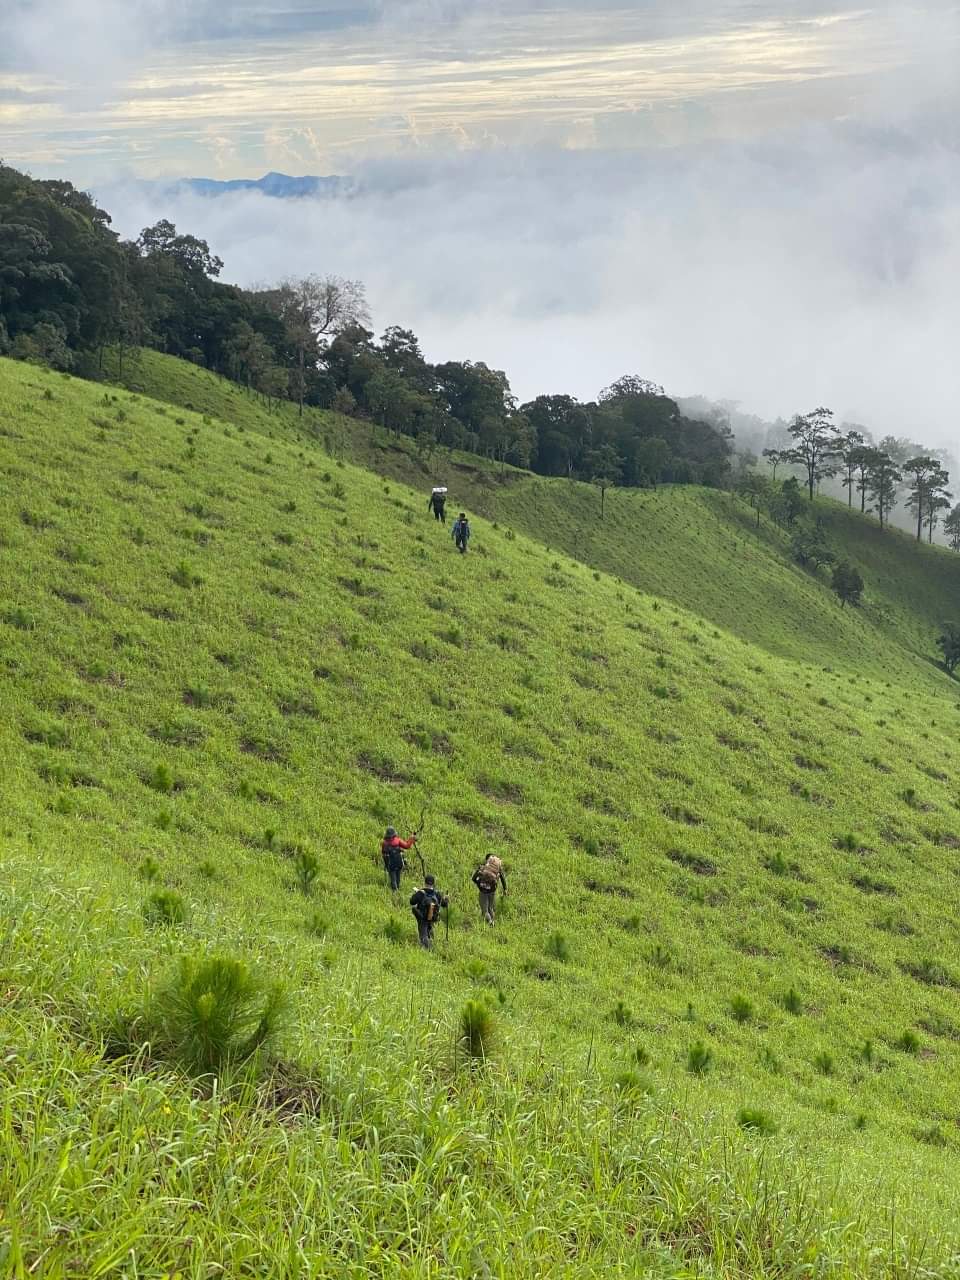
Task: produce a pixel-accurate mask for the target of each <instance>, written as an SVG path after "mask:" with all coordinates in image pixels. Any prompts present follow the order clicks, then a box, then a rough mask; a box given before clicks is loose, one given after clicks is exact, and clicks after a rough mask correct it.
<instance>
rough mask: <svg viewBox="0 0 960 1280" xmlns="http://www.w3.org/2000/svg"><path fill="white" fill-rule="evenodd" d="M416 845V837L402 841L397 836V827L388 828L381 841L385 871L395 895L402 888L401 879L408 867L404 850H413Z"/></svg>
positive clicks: (381, 855)
mask: <svg viewBox="0 0 960 1280" xmlns="http://www.w3.org/2000/svg"><path fill="white" fill-rule="evenodd" d="M416 843H417V837H416V836H411V837H410V839H409V840H401V839H400V837H399V836H398V835H397V830H396V827H387V833H386V835H385V836H384V837H383V839H382V840H381V841H380V857H381V858H382V859H383V869H384V871H386V873H387V877H388V879H389V881H390V888H391V889H392V890H393V891H394V892H395V893H396V891H397V890H398V889H399V888H400V877H401V875H402V874H403V871H404V868H405V867H406V865H407V863H406V860H405V858H404V856H403V854H404V850H405V849H412V848H413V846H414V845H415V844H416Z"/></svg>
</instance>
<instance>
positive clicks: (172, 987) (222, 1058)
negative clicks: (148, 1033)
mask: <svg viewBox="0 0 960 1280" xmlns="http://www.w3.org/2000/svg"><path fill="white" fill-rule="evenodd" d="M288 1010H289V1004H288V1000H287V996H286V993H285V992H284V989H283V987H282V985H281V984H280V983H276V982H269V981H267V980H266V979H265V978H263V977H262V976H261V975H260V974H258V973H257V972H256V971H254V970H253V969H251V968H250V967H249V966H248V965H247V964H245V963H244V961H242V960H238V959H236V958H235V957H233V956H225V955H211V956H183V957H182V958H181V960H180V963H179V964H178V966H177V968H176V971H175V972H174V973H173V975H172V976H171V977H170V979H169V980H168V981H167V983H166V985H165V986H163V987H162V988H161V989H160V990H159V991H158V992H157V994H156V996H155V997H154V1001H153V1008H152V1010H151V1013H152V1018H151V1020H152V1021H155V1023H156V1027H157V1030H158V1032H159V1047H162V1048H163V1049H164V1050H165V1052H167V1053H168V1054H169V1055H170V1056H171V1057H172V1058H174V1059H176V1060H177V1061H179V1062H180V1063H182V1065H183V1066H184V1067H186V1068H187V1070H189V1071H192V1072H196V1073H198V1074H202V1075H206V1074H209V1073H210V1072H217V1071H220V1070H222V1069H223V1068H224V1067H226V1066H229V1065H232V1064H236V1063H242V1062H246V1061H247V1060H249V1059H250V1058H251V1057H252V1056H253V1055H254V1054H255V1053H257V1052H258V1051H261V1050H265V1049H266V1048H268V1046H269V1045H270V1044H271V1042H272V1041H273V1040H274V1039H275V1037H276V1036H277V1034H278V1032H279V1031H280V1029H281V1027H282V1026H283V1024H284V1021H285V1019H286V1016H287V1013H288Z"/></svg>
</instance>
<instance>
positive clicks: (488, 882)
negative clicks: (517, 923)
mask: <svg viewBox="0 0 960 1280" xmlns="http://www.w3.org/2000/svg"><path fill="white" fill-rule="evenodd" d="M472 879H473V883H474V884H475V885H476V886H477V889H478V891H479V893H480V914H481V915H482V916H483V918H484V920H486V922H487V924H493V921H494V910H493V905H494V898H495V897H496V896H497V885H498V884H501V885H503V892H504V893H506V892H507V878H506V876H505V875H504V874H503V863H502V862H501V861H500V859H499V858H498V857H497V855H496V854H495V853H491V854H490V855H489V856H488V857H487V859H486V861H485V862H484V863H483V864H482V865H481V866H479V867H477V869H476V871H475V872H474V873H473V876H472Z"/></svg>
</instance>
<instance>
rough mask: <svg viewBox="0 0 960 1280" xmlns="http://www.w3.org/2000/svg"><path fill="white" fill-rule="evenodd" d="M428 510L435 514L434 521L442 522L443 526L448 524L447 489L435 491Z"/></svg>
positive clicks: (431, 496)
mask: <svg viewBox="0 0 960 1280" xmlns="http://www.w3.org/2000/svg"><path fill="white" fill-rule="evenodd" d="M427 510H428V511H432V512H433V518H434V520H440V521H442V523H443V524H446V523H447V491H446V489H434V491H433V493H431V495H430V499H429V501H428V502H427Z"/></svg>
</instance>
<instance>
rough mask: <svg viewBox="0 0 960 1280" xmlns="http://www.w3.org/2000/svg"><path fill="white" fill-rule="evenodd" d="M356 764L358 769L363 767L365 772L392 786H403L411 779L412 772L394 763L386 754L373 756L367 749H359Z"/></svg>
mask: <svg viewBox="0 0 960 1280" xmlns="http://www.w3.org/2000/svg"><path fill="white" fill-rule="evenodd" d="M356 765H357V768H358V769H363V771H364V772H365V773H372V774H373V776H374V777H375V778H379V779H380V781H381V782H389V783H390V784H391V785H392V786H404V785H406V784H407V783H408V782H411V781H412V780H413V776H412V774H409V773H407V772H406V770H404V769H402V768H400V766H399V765H395V764H394V763H393V762H392V761H391V760H388V759H387V757H386V756H373V755H371V754H370V753H369V752H367V751H361V753H360V754H359V755H358V756H357V759H356Z"/></svg>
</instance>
